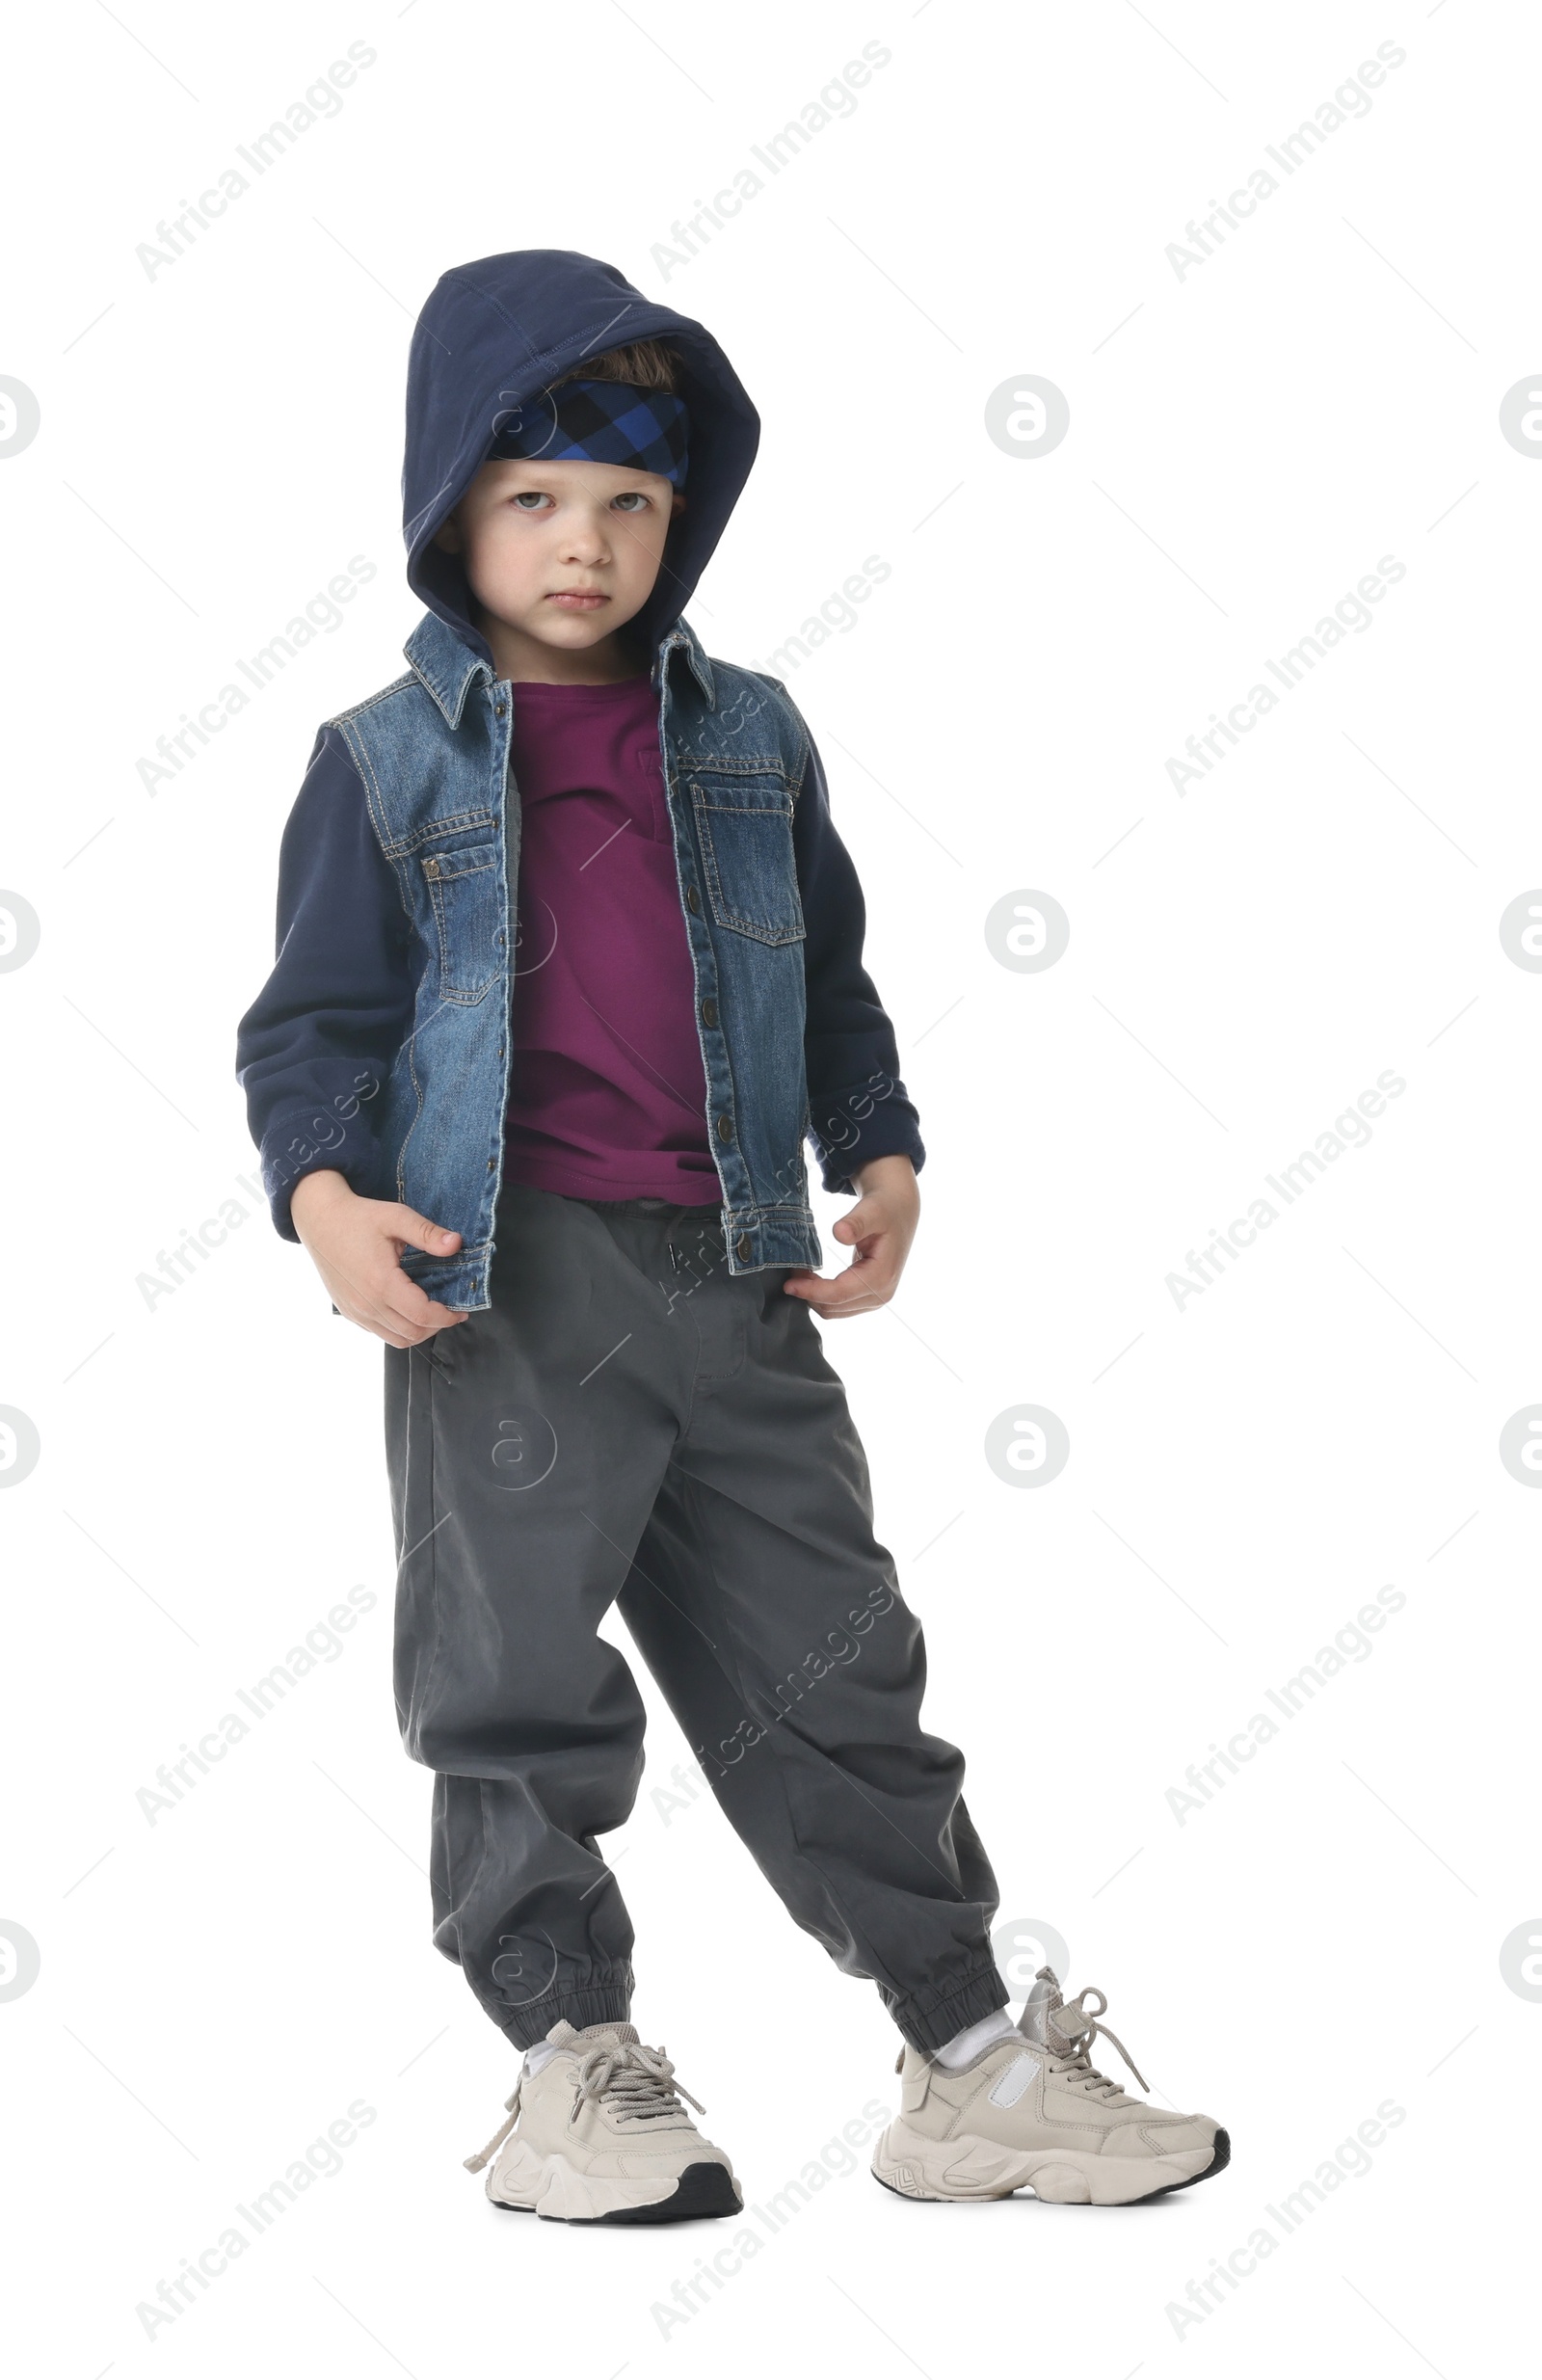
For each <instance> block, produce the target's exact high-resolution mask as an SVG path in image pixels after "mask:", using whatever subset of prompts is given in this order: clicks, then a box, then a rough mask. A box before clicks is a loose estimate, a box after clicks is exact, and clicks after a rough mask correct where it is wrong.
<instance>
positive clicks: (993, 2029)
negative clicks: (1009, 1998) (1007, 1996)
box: [932, 2008, 1018, 2072]
mask: <svg viewBox="0 0 1542 2380" xmlns="http://www.w3.org/2000/svg"><path fill="white" fill-rule="evenodd" d="M1017 2029H1018V2028H1017V2026H1016V2025H1015V2024H1014V2023H1013V2021H1012V2019H1011V2018H1010V2017H1009V2016H1008V2015H1007V2013H1006V2010H1005V2009H1004V2008H993V2009H992V2011H991V2013H990V2015H989V2016H988V2017H982V2018H981V2019H980V2021H979V2023H978V2024H967V2025H966V2026H965V2027H964V2030H963V2032H962V2033H955V2034H954V2036H953V2038H952V2040H951V2041H950V2042H944V2044H943V2046H942V2047H941V2049H934V2050H933V2051H932V2055H933V2057H934V2058H935V2059H936V2061H937V2063H938V2065H939V2066H945V2067H948V2068H949V2069H951V2070H953V2071H955V2072H956V2070H957V2069H958V2068H959V2067H961V2066H968V2064H969V2063H970V2059H971V2058H977V2057H978V2056H979V2054H980V2051H981V2050H982V2049H988V2048H989V2047H990V2046H991V2044H992V2042H997V2041H1005V2039H1006V2037H1007V2035H1008V2034H1009V2033H1015V2032H1016V2031H1017Z"/></svg>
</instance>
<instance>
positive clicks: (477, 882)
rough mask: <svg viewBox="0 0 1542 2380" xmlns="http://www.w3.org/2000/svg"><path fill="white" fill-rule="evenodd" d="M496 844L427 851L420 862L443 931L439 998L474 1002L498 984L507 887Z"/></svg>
mask: <svg viewBox="0 0 1542 2380" xmlns="http://www.w3.org/2000/svg"><path fill="white" fill-rule="evenodd" d="M498 861H499V847H498V845H497V844H496V843H495V842H479V843H473V844H471V845H470V846H469V847H468V848H465V849H461V850H454V851H427V852H425V853H424V854H423V858H422V861H421V863H420V865H421V867H422V869H423V877H424V881H425V883H426V884H427V886H428V894H429V899H430V900H431V901H432V902H433V905H434V923H435V925H436V927H437V928H438V932H439V996H440V998H441V999H444V1000H456V1001H463V1002H465V1003H475V1002H477V1001H479V1000H481V999H482V998H483V997H484V996H485V994H486V993H487V991H488V990H489V988H490V986H491V985H492V984H493V983H495V982H496V980H497V977H498V974H499V970H500V967H501V963H502V961H501V953H502V949H503V883H502V876H501V871H500V869H499V866H498Z"/></svg>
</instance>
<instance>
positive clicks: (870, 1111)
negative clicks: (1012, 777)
mask: <svg viewBox="0 0 1542 2380" xmlns="http://www.w3.org/2000/svg"><path fill="white" fill-rule="evenodd" d="M782 691H783V694H784V700H785V699H787V697H786V695H785V689H782ZM804 732H805V734H806V735H807V733H808V731H807V728H805V731H804ZM792 841H793V849H794V852H795V854H796V858H797V866H798V891H799V894H800V896H801V898H802V901H803V920H804V925H805V928H806V929H807V938H806V940H805V942H804V946H803V963H804V981H805V990H806V995H807V1003H808V1020H807V1023H806V1026H805V1029H804V1043H803V1047H804V1062H805V1066H806V1069H807V1073H808V1078H809V1115H810V1126H809V1137H810V1138H811V1141H812V1143H813V1147H814V1153H815V1155H816V1156H817V1157H818V1160H819V1164H820V1169H821V1172H822V1174H823V1178H824V1186H825V1188H826V1190H830V1191H832V1192H834V1193H835V1195H837V1197H839V1196H843V1195H845V1194H847V1193H848V1192H852V1191H854V1190H855V1188H856V1184H855V1182H854V1180H853V1176H854V1175H855V1174H856V1173H857V1172H859V1171H860V1169H861V1168H862V1167H863V1166H864V1165H865V1164H866V1163H868V1162H869V1161H870V1160H871V1159H872V1158H875V1157H895V1156H899V1157H908V1158H909V1159H910V1161H911V1163H912V1164H913V1165H914V1166H915V1167H916V1169H917V1172H919V1170H920V1168H921V1165H922V1164H923V1163H924V1162H925V1157H926V1152H925V1149H924V1148H923V1147H922V1145H921V1137H920V1119H919V1118H918V1116H917V1113H916V1110H915V1109H914V1108H913V1107H912V1105H911V1103H910V1100H909V1098H908V1097H907V1095H906V1091H905V1085H904V1083H902V1082H901V1081H900V1079H899V1054H898V1050H897V1048H896V1046H895V1042H894V1029H893V1027H892V1025H891V1023H890V1021H889V1018H888V1016H887V1015H886V1014H885V1012H884V1006H883V1003H882V1002H881V1001H880V999H879V997H878V993H877V991H876V989H875V988H874V985H873V979H872V977H871V976H869V975H868V973H867V971H866V969H865V968H864V965H863V937H864V933H865V932H866V926H867V912H866V907H865V904H864V900H863V896H862V886H861V885H860V884H859V882H858V881H857V870H856V869H855V868H854V867H853V866H852V862H851V855H850V853H849V852H848V851H847V849H846V847H845V844H844V843H843V842H841V840H840V837H839V836H838V835H837V833H836V829H835V824H834V822H833V820H832V818H831V816H830V794H829V790H828V788H827V787H826V784H825V772H824V768H823V765H822V764H821V762H820V759H819V755H818V753H817V752H816V751H815V749H814V746H813V740H812V738H811V737H810V740H809V760H808V765H807V767H806V768H805V770H804V775H803V784H802V786H801V787H800V789H799V791H798V797H797V801H796V803H795V804H794V807H793V814H792Z"/></svg>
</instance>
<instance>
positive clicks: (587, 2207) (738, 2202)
mask: <svg viewBox="0 0 1542 2380" xmlns="http://www.w3.org/2000/svg"><path fill="white" fill-rule="evenodd" d="M494 2180H496V2182H497V2185H498V2186H497V2188H496V2189H494V2188H493V2186H492V2185H493V2182H494ZM487 2186H488V2198H489V2200H490V2202H491V2204H492V2206H496V2207H498V2208H499V2209H500V2211H501V2212H502V2213H504V2214H536V2215H540V2217H541V2218H542V2220H543V2222H545V2223H693V2222H697V2221H700V2220H701V2219H702V2218H703V2217H704V2216H710V2215H736V2214H742V2213H743V2211H744V2201H743V2199H742V2198H741V2197H740V2195H739V2186H738V2183H737V2182H736V2181H735V2180H734V2179H732V2177H731V2174H730V2173H729V2171H728V2169H727V2167H726V2166H723V2165H716V2164H711V2163H707V2164H704V2165H687V2166H686V2168H685V2170H684V2172H683V2173H682V2174H680V2175H679V2176H678V2177H677V2178H675V2179H659V2180H637V2181H619V2180H616V2179H611V2178H609V2177H600V2176H598V2175H594V2174H581V2173H579V2172H578V2171H577V2169H576V2167H574V2166H572V2165H570V2164H569V2162H568V2160H567V2158H566V2157H564V2156H550V2157H545V2158H542V2157H538V2156H536V2155H535V2154H534V2153H533V2152H532V2151H530V2150H528V2149H527V2150H525V2151H524V2153H523V2154H522V2155H519V2156H515V2157H509V2158H500V2159H499V2163H498V2170H497V2172H496V2174H495V2175H493V2174H490V2175H489V2176H488V2185H487Z"/></svg>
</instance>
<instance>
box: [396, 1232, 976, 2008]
mask: <svg viewBox="0 0 1542 2380" xmlns="http://www.w3.org/2000/svg"><path fill="white" fill-rule="evenodd" d="M716 1215H717V1211H716V1209H714V1208H709V1209H706V1210H705V1213H704V1210H702V1209H700V1208H696V1209H692V1208H685V1209H681V1208H678V1207H671V1206H666V1205H664V1204H663V1203H662V1202H660V1201H655V1200H629V1201H626V1202H623V1203H620V1204H598V1203H595V1204H591V1203H590V1202H588V1201H586V1200H583V1199H571V1198H559V1197H556V1196H554V1195H552V1194H550V1193H548V1192H546V1191H543V1190H527V1189H523V1188H520V1187H518V1186H516V1187H513V1188H510V1189H508V1190H506V1191H505V1193H504V1196H503V1199H502V1202H501V1208H500V1215H499V1226H498V1244H497V1255H496V1257H495V1259H494V1263H493V1271H492V1306H491V1308H490V1309H488V1310H486V1311H483V1312H480V1313H476V1314H473V1315H472V1316H471V1317H470V1318H469V1320H468V1321H466V1322H464V1323H460V1324H457V1325H456V1326H455V1327H454V1328H453V1329H448V1330H442V1331H440V1332H439V1334H438V1335H437V1336H436V1337H435V1338H433V1339H431V1340H427V1341H425V1342H424V1343H423V1345H422V1346H420V1347H415V1348H412V1349H398V1348H387V1349H386V1449H387V1456H388V1462H389V1469H390V1479H391V1497H392V1506H393V1511H394V1516H395V1524H396V1537H397V1545H398V1549H399V1551H400V1555H401V1569H400V1573H399V1584H398V1590H397V1615H396V1699H397V1711H398V1716H399V1718H400V1721H401V1725H402V1732H403V1736H404V1739H405V1741H406V1744H407V1748H408V1751H409V1752H411V1753H412V1756H413V1758H414V1759H417V1760H421V1761H423V1762H424V1763H425V1764H426V1765H427V1766H428V1767H430V1768H431V1769H433V1770H434V1771H435V1772H436V1779H435V1792H434V1835H433V1855H432V1876H433V1893H434V1917H435V1934H434V1939H435V1940H436V1942H437V1943H438V1945H439V1948H440V1949H441V1950H442V1951H443V1952H444V1953H445V1955H446V1956H447V1957H449V1958H452V1959H455V1960H457V1961H458V1962H459V1964H460V1965H461V1966H462V1967H463V1968H464V1970H465V1975H466V1979H467V1981H468V1982H469V1983H470V1985H471V1988H472V1990H473V1991H474V1992H476V1994H477V1997H478V1998H479V1999H480V2001H481V2002H482V2005H483V2006H484V2007H485V2008H486V2009H487V2011H488V2013H489V2015H490V2016H491V2017H492V2019H493V2020H494V2022H495V2023H497V2024H499V2025H501V2026H502V2027H503V2029H504V2031H505V2032H506V2033H507V2034H508V2035H509V2037H510V2039H511V2040H512V2041H513V2042H515V2043H516V2044H517V2045H518V2046H520V2047H527V2046H529V2045H530V2044H531V2043H533V2042H536V2041H539V2040H541V2039H542V2038H543V2037H544V2036H545V2034H546V2033H547V2032H548V2031H549V2030H550V2028H551V2026H552V2025H554V2024H555V2023H556V2022H557V2020H558V2019H559V2018H562V2017H565V2018H567V2019H568V2020H569V2022H570V2023H572V2024H574V2025H579V2026H582V2025H585V2024H594V2023H598V2022H600V2021H601V2020H603V2019H616V2018H625V2016H626V2014H627V2011H628V2004H629V2000H630V1993H631V1983H632V1968H631V1949H632V1929H631V1922H630V1920H629V1918H628V1916H627V1914H626V1910H625V1905H624V1903H623V1900H622V1896H621V1893H620V1891H619V1889H618V1888H617V1885H616V1882H615V1879H614V1877H613V1876H612V1875H611V1874H610V1872H609V1871H608V1870H607V1868H606V1866H605V1863H604V1860H603V1859H602V1857H601V1854H600V1851H599V1846H598V1839H597V1838H598V1836H600V1835H602V1834H605V1833H607V1832H610V1830H612V1829H613V1828H616V1827H619V1826H621V1825H622V1824H623V1823H624V1821H625V1819H626V1817H627V1815H628V1814H629V1812H630V1810H631V1807H632V1804H633V1801H634V1799H635V1797H636V1794H637V1788H638V1784H639V1781H640V1779H641V1777H642V1771H643V1718H644V1714H643V1703H642V1699H641V1698H640V1696H639V1694H638V1691H637V1687H636V1685H635V1683H634V1681H633V1679H632V1675H631V1672H630V1671H629V1670H628V1669H627V1667H626V1664H625V1661H624V1660H623V1659H622V1656H621V1655H620V1653H618V1652H617V1651H616V1650H615V1649H614V1648H613V1647H612V1646H611V1645H607V1644H606V1643H605V1642H604V1641H603V1640H602V1639H601V1638H600V1637H599V1636H598V1633H597V1623H598V1620H599V1619H600V1618H601V1616H602V1615H603V1614H604V1613H605V1612H606V1611H608V1610H609V1608H610V1606H611V1604H612V1603H614V1602H616V1601H618V1600H619V1602H620V1605H621V1609H622V1613H623V1616H624V1617H625V1620H626V1624H627V1626H628V1628H629V1629H630V1631H631V1635H632V1637H633V1640H634V1641H635V1643H636V1645H638V1647H639V1649H640V1650H641V1652H642V1654H643V1657H644V1659H645V1660H646V1661H647V1663H648V1666H649V1668H650V1669H651V1671H652V1672H653V1675H654V1677H655V1678H656V1679H657V1681H658V1684H659V1686H660V1688H661V1689H662V1691H663V1693H664V1695H665V1697H666V1698H667V1700H668V1702H669V1704H670V1707H671V1709H672V1710H673V1711H674V1712H675V1714H676V1717H677V1718H678V1721H679V1723H680V1725H681V1727H682V1728H683V1729H684V1731H685V1734H686V1737H687V1739H688V1741H689V1743H690V1745H691V1748H692V1751H693V1752H695V1754H696V1757H697V1759H698V1760H699V1761H700V1762H701V1765H702V1768H703V1770H704V1772H705V1775H706V1778H707V1779H708V1781H709V1782H710V1784H711V1787H712V1790H713V1792H714V1793H715V1794H716V1796H717V1798H718V1801H719V1802H720V1803H721V1805H722V1806H723V1809H724V1811H725V1812H726V1814H727V1816H728V1817H729V1819H730V1820H731V1823H732V1825H733V1826H734V1828H735V1829H736V1830H737V1832H738V1833H739V1834H740V1835H741V1836H742V1837H743V1839H744V1841H745V1842H746V1843H747V1844H748V1846H749V1848H750V1850H751V1851H752V1852H753V1854H754V1856H755V1858H756V1859H757V1860H758V1863H759V1866H760V1868H761V1870H762V1871H763V1873H764V1874H765V1876H766V1877H767V1878H768V1880H769V1881H770V1883H771V1884H772V1885H774V1886H775V1888H776V1890H777V1891H778V1892H779V1893H780V1895H781V1896H782V1899H783V1900H784V1902H785V1904H786V1907H787V1909H788V1910H789V1912H791V1914H792V1916H793V1917H794V1918H795V1919H796V1920H797V1922H798V1924H799V1925H801V1926H803V1927H805V1928H806V1929H807V1931H808V1932H809V1933H811V1934H813V1935H815V1936H816V1937H817V1938H818V1939H819V1940H820V1941H822V1942H823V1943H824V1945H825V1947H826V1948H827V1949H828V1950H829V1952H830V1953H831V1955H832V1957H833V1958H834V1959H835V1961H836V1964H837V1966H839V1967H840V1968H842V1969H843V1971H844V1972H845V1973H847V1974H851V1975H865V1976H870V1977H871V1978H872V1979H873V1980H874V1981H875V1982H876V1984H877V1986H878V1989H879V1991H880V1992H881V1993H882V1995H883V1997H884V2000H885V2002H886V2003H887V2005H888V2006H889V2008H890V2010H891V2013H892V2015H893V2017H894V2019H895V2021H896V2023H897V2024H898V2025H899V2027H900V2030H901V2031H902V2032H903V2033H904V2034H905V2035H906V2037H907V2039H909V2040H910V2041H912V2042H914V2043H915V2044H916V2046H917V2047H918V2048H922V2049H932V2048H936V2047H937V2046H939V2045H940V2044H941V2043H943V2042H945V2041H947V2040H948V2039H949V2038H950V2037H951V2036H952V2035H953V2034H954V2033H956V2032H958V2031H959V2030H960V2029H961V2028H962V2027H963V2026H965V2025H967V2024H971V2023H974V2022H976V2021H977V2020H978V2019H980V2018H982V2017H985V2016H988V2015H989V2014H990V2012H991V2011H992V2009H994V2008H997V2007H999V2006H1000V2005H1001V2004H1002V2003H1003V2002H1004V2000H1005V1998H1006V1990H1005V1987H1004V1985H1003V1984H1002V1982H1001V1981H1000V1978H999V1976H998V1975H997V1969H996V1966H995V1963H994V1961H993V1959H992V1956H991V1951H990V1944H989V1929H990V1921H991V1918H992V1916H993V1914H994V1912H995V1909H996V1883H995V1879H994V1877H993V1876H992V1873H991V1868H990V1863H989V1861H988V1860H987V1859H986V1857H985V1854H984V1851H983V1850H982V1848H981V1846H980V1842H979V1839H978V1837H977V1835H976V1834H975V1832H974V1829H973V1827H972V1826H971V1825H970V1818H969V1813H968V1811H967V1809H966V1807H965V1805H964V1803H963V1801H962V1799H961V1798H960V1785H961V1782H962V1778H963V1761H962V1759H961V1757H960V1755H959V1754H958V1752H955V1751H954V1750H953V1749H952V1747H951V1746H950V1745H948V1744H944V1743H943V1742H941V1741H940V1740H939V1738H938V1737H936V1736H933V1735H927V1734H924V1733H923V1732H922V1730H921V1725H920V1716H919V1714H920V1699H921V1689H922V1685H923V1683H924V1678H925V1656H924V1652H923V1649H922V1645H921V1634H920V1628H919V1624H918V1623H917V1620H916V1619H915V1618H914V1617H913V1615H912V1614H911V1613H910V1612H909V1611H908V1610H907V1608H906V1606H905V1604H904V1602H903V1600H902V1599H901V1596H900V1594H899V1591H898V1588H897V1586H896V1584H895V1580H894V1569H893V1564H892V1562H891V1559H890V1556H889V1555H888V1554H887V1553H886V1552H885V1550H884V1548H883V1547H882V1546H881V1545H879V1544H878V1543H877V1542H876V1541H875V1539H874V1538H873V1534H872V1513H871V1502H870V1495H869V1489H868V1483H867V1466H866V1461H865V1458H864V1455H863V1450H862V1446H861V1443H860V1441H859V1439H858V1437H857V1434H856V1431H855V1430H854V1428H853V1426H852V1422H851V1418H850V1415H849V1414H848V1412H847V1409H846V1400H845V1395H844V1392H843V1390H842V1388H841V1385H840V1382H839V1380H838V1379H837V1377H836V1375H835V1373H834V1372H832V1370H831V1368H830V1366H829V1364H828V1363H827V1362H826V1361H825V1358H824V1354H823V1352H822V1350H821V1347H820V1342H819V1333H818V1329H817V1327H816V1325H815V1324H814V1321H813V1318H812V1316H811V1314H810V1313H809V1311H808V1308H807V1307H806V1306H805V1305H804V1304H803V1302H802V1301H801V1300H800V1299H797V1298H793V1297H786V1296H784V1293H783V1287H782V1284H783V1282H784V1279H785V1278H786V1273H785V1270H784V1269H781V1268H777V1269H774V1270H766V1271H758V1272H751V1273H740V1274H738V1275H731V1274H730V1272H729V1270H728V1267H727V1263H726V1261H725V1257H724V1249H723V1239H722V1233H721V1230H720V1227H719V1225H718V1222H717V1219H716Z"/></svg>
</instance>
